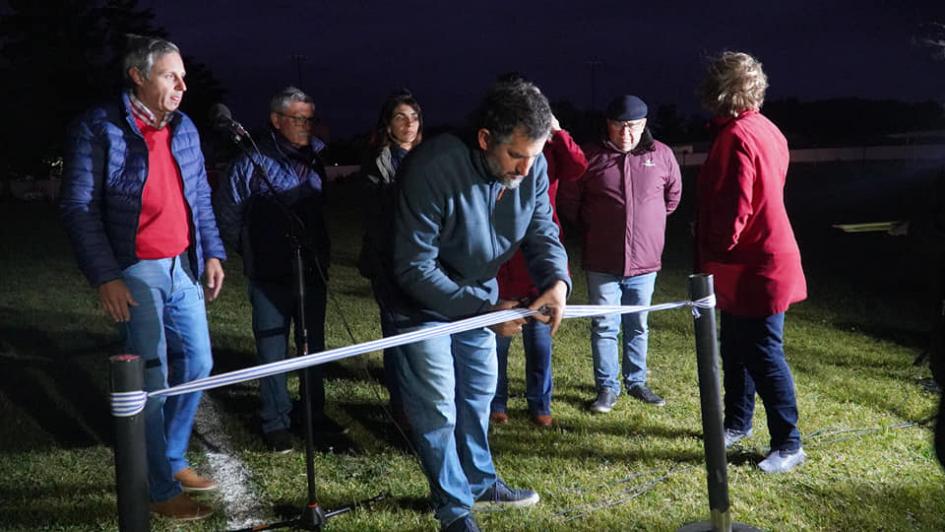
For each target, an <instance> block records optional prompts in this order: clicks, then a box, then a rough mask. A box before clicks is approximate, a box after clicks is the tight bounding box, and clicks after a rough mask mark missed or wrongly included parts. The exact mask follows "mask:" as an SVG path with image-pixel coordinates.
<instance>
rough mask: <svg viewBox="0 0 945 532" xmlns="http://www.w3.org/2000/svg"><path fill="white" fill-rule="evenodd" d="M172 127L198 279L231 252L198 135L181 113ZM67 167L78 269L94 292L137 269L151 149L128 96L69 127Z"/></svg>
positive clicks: (65, 204) (67, 210) (67, 216)
mask: <svg viewBox="0 0 945 532" xmlns="http://www.w3.org/2000/svg"><path fill="white" fill-rule="evenodd" d="M167 127H170V128H171V153H172V154H173V156H174V159H175V160H176V161H177V165H178V167H179V168H180V172H181V176H182V178H183V185H184V197H185V199H186V201H187V206H188V207H189V210H190V237H191V242H192V245H191V246H190V248H189V249H188V255H189V257H190V264H191V267H192V271H194V272H197V275H198V277H199V276H200V275H202V274H203V267H204V259H206V258H219V259H221V260H223V259H225V258H226V252H225V251H224V248H223V242H222V241H221V240H220V235H219V233H218V231H217V224H216V220H215V219H214V217H213V208H212V207H211V204H210V186H209V184H208V183H207V172H206V169H205V168H204V160H203V154H202V153H201V151H200V135H199V134H198V132H197V128H196V126H194V123H193V122H192V121H191V120H190V118H189V117H187V115H185V114H183V113H181V112H179V111H178V112H175V113H174V117H173V118H172V119H171V122H170V124H169V125H168V126H167ZM63 162H64V168H63V182H62V195H61V200H60V212H61V215H62V220H63V222H64V224H65V228H66V232H67V233H68V234H69V238H70V240H71V241H72V246H73V248H74V249H75V254H76V258H77V260H78V262H79V268H80V269H81V270H82V273H84V274H85V276H86V278H88V280H89V283H91V284H92V286H99V285H101V284H102V283H105V282H108V281H112V280H114V279H119V278H121V271H122V270H123V269H125V268H127V267H128V266H131V265H132V264H135V263H136V262H138V258H137V256H136V255H135V237H136V235H137V232H138V218H139V215H140V213H141V193H142V191H143V190H144V182H145V180H146V179H147V177H148V148H147V146H146V144H145V142H144V137H143V136H142V135H141V132H140V131H139V130H138V127H137V125H136V124H135V120H134V116H133V115H132V114H131V103H130V101H129V99H128V94H127V93H125V94H123V95H122V97H121V101H120V103H118V104H106V105H102V106H100V107H95V108H92V109H90V110H89V111H87V112H85V113H83V114H82V115H81V116H79V118H78V119H77V120H76V121H75V122H74V123H73V125H72V126H71V127H70V128H69V134H68V137H67V138H66V144H65V152H64V154H63Z"/></svg>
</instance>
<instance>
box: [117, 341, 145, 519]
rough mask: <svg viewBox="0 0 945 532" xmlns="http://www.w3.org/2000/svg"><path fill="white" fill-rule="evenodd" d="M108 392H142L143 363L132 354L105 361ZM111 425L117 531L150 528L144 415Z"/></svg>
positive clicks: (123, 417) (131, 416) (128, 417)
mask: <svg viewBox="0 0 945 532" xmlns="http://www.w3.org/2000/svg"><path fill="white" fill-rule="evenodd" d="M109 368H110V377H111V378H110V381H111V391H112V393H121V392H142V391H143V389H144V363H143V362H142V360H141V358H140V357H138V356H136V355H117V356H113V357H111V358H109ZM112 420H113V423H114V425H115V484H116V488H117V494H118V528H119V529H120V530H121V531H122V532H128V531H133V532H137V531H146V530H150V529H151V523H150V518H151V516H150V513H149V509H148V458H147V449H146V446H145V437H144V436H145V431H144V412H137V413H135V414H133V415H130V416H119V415H115V413H114V412H113V415H112Z"/></svg>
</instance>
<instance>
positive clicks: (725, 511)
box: [679, 274, 755, 532]
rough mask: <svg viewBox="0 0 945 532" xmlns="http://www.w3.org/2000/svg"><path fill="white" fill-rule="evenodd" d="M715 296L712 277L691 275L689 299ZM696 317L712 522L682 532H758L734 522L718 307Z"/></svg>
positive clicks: (683, 529)
mask: <svg viewBox="0 0 945 532" xmlns="http://www.w3.org/2000/svg"><path fill="white" fill-rule="evenodd" d="M714 295H715V288H714V287H713V284H712V276H711V275H706V274H695V275H690V276H689V299H690V300H691V301H699V300H700V299H704V298H708V297H711V296H714ZM696 310H698V315H697V316H695V317H694V318H693V325H694V327H695V333H696V361H697V363H698V373H699V399H700V404H701V407H702V444H703V447H704V448H705V467H706V474H707V479H706V480H707V481H708V487H709V510H710V511H711V520H710V521H709V522H701V523H692V524H689V525H686V526H684V527H682V528H680V529H679V530H680V531H681V532H695V531H709V530H711V531H714V532H731V531H732V530H736V531H739V530H755V529H754V528H752V527H750V526H747V525H743V524H740V523H733V522H732V516H731V514H730V512H729V500H728V470H727V467H728V463H727V461H726V457H725V429H724V428H723V426H722V412H723V411H722V391H721V381H720V379H719V344H718V335H717V334H716V327H715V306H714V305H713V306H712V308H697V309H696Z"/></svg>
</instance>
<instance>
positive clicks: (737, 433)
mask: <svg viewBox="0 0 945 532" xmlns="http://www.w3.org/2000/svg"><path fill="white" fill-rule="evenodd" d="M745 438H751V429H748V430H735V429H725V448H726V449H728V448H729V447H731V446H733V445H735V444H736V443H738V442H740V441H742V440H743V439H745Z"/></svg>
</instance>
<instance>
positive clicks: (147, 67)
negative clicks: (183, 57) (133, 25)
mask: <svg viewBox="0 0 945 532" xmlns="http://www.w3.org/2000/svg"><path fill="white" fill-rule="evenodd" d="M125 37H126V38H127V39H128V45H127V48H126V49H125V57H124V59H123V63H124V66H125V69H124V75H125V82H126V83H128V84H129V85H132V84H133V81H132V79H131V75H130V74H128V71H129V70H131V69H132V68H133V69H135V70H137V71H138V72H139V73H140V74H141V76H142V77H143V78H144V79H149V78H150V77H151V67H153V66H154V62H155V61H156V60H157V59H158V58H160V57H162V56H164V55H167V54H180V49H179V48H177V45H176V44H174V43H172V42H170V41H167V40H164V39H161V38H160V37H146V36H144V35H135V34H133V33H129V34H127V35H125Z"/></svg>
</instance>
